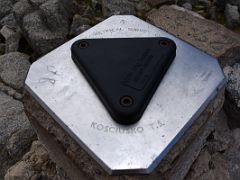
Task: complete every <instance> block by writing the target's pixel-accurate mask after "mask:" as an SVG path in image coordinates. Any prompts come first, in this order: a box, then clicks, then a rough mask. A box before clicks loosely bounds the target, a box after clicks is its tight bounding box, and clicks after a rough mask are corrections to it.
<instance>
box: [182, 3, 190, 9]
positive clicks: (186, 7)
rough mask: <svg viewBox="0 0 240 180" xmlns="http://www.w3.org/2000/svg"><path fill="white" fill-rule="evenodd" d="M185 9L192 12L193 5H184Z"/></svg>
mask: <svg viewBox="0 0 240 180" xmlns="http://www.w3.org/2000/svg"><path fill="white" fill-rule="evenodd" d="M182 7H184V8H185V9H188V10H192V4H191V3H189V2H186V3H184V4H183V5H182Z"/></svg>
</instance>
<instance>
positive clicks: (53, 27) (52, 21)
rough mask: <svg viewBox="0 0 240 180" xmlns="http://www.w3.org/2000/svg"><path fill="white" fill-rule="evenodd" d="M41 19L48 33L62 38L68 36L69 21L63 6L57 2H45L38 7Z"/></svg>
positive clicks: (54, 0) (57, 0)
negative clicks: (54, 33) (59, 35)
mask: <svg viewBox="0 0 240 180" xmlns="http://www.w3.org/2000/svg"><path fill="white" fill-rule="evenodd" d="M39 9H40V13H41V17H42V18H44V22H45V23H46V26H48V27H49V30H50V31H53V32H56V33H59V34H61V35H63V36H66V35H67V34H68V29H69V20H68V13H67V11H66V10H65V9H64V5H63V4H62V3H61V2H60V1H59V0H51V1H46V2H45V3H43V4H42V5H41V6H40V7H39Z"/></svg>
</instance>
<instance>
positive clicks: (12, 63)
mask: <svg viewBox="0 0 240 180" xmlns="http://www.w3.org/2000/svg"><path fill="white" fill-rule="evenodd" d="M28 59H29V57H28V56H27V55H25V54H23V53H19V52H13V53H9V54H5V55H2V56H0V78H1V80H2V81H3V82H4V83H6V84H8V85H9V86H11V87H13V88H16V89H21V88H22V87H23V85H24V80H25V78H26V76H27V72H28V69H29V67H30V63H29V61H28Z"/></svg>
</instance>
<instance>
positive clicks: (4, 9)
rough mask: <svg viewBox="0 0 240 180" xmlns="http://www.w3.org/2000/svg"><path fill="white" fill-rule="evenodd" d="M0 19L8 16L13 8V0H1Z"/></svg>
mask: <svg viewBox="0 0 240 180" xmlns="http://www.w3.org/2000/svg"><path fill="white" fill-rule="evenodd" d="M0 7H1V8H0V19H1V18H3V17H4V16H6V15H7V14H8V13H10V12H11V10H12V2H11V1H10V0H1V1H0Z"/></svg>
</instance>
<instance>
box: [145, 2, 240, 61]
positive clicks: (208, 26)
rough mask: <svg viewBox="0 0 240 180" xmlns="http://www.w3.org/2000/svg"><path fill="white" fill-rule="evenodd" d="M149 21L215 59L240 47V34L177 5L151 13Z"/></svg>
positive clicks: (163, 7)
mask: <svg viewBox="0 0 240 180" xmlns="http://www.w3.org/2000/svg"><path fill="white" fill-rule="evenodd" d="M148 21H150V22H151V23H152V24H154V25H156V26H158V27H160V28H161V29H164V30H166V31H167V32H169V33H171V34H173V35H175V36H177V37H178V38H180V39H183V40H184V41H187V42H188V43H190V44H192V45H193V46H195V47H198V48H199V49H201V50H203V51H205V52H207V53H208V54H210V55H212V56H215V57H219V56H221V55H222V54H224V53H225V52H226V51H227V50H229V49H231V48H233V47H236V46H240V35H239V34H236V33H234V32H232V31H230V30H228V29H227V28H225V27H224V26H222V25H220V24H218V23H216V22H213V21H211V20H207V19H204V18H202V17H201V16H199V15H198V14H196V13H193V12H192V11H188V10H186V9H184V8H180V7H178V6H175V5H172V6H162V7H161V8H160V9H159V10H156V11H153V12H152V13H149V16H148Z"/></svg>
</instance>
